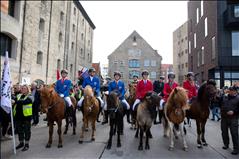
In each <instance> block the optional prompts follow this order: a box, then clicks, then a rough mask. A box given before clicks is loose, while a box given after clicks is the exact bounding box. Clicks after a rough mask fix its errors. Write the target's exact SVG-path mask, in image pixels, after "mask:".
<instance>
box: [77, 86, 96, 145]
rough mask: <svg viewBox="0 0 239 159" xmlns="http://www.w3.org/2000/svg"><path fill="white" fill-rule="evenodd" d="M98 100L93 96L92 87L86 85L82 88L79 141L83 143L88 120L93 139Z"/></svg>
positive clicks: (93, 139) (93, 138) (92, 138)
mask: <svg viewBox="0 0 239 159" xmlns="http://www.w3.org/2000/svg"><path fill="white" fill-rule="evenodd" d="M99 110H100V107H99V101H98V100H97V99H96V97H95V96H94V92H93V89H92V88H91V86H89V85H87V86H86V87H85V89H84V100H83V112H84V113H83V125H82V130H81V134H80V140H79V143H80V144H81V143H83V138H84V132H85V130H86V128H87V127H88V122H89V121H90V122H91V126H92V135H91V140H92V141H95V122H96V120H97V116H98V113H99Z"/></svg>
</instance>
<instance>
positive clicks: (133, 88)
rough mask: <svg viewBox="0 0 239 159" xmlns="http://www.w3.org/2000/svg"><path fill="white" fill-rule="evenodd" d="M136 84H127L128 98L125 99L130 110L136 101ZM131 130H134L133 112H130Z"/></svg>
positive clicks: (134, 115) (134, 118)
mask: <svg viewBox="0 0 239 159" xmlns="http://www.w3.org/2000/svg"><path fill="white" fill-rule="evenodd" d="M136 86H137V85H136V84H129V97H128V98H127V102H128V103H129V105H130V110H132V109H133V105H134V102H135V100H136ZM130 114H131V120H132V122H131V128H132V129H136V127H137V126H136V113H134V111H131V113H130Z"/></svg>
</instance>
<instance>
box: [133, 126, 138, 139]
mask: <svg viewBox="0 0 239 159" xmlns="http://www.w3.org/2000/svg"><path fill="white" fill-rule="evenodd" d="M138 136H139V127H137V129H136V132H135V136H134V137H135V138H138Z"/></svg>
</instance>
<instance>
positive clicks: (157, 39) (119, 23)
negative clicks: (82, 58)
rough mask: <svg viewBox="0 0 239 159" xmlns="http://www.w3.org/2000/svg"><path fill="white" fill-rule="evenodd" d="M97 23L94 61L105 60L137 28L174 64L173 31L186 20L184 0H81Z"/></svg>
mask: <svg viewBox="0 0 239 159" xmlns="http://www.w3.org/2000/svg"><path fill="white" fill-rule="evenodd" d="M81 4H82V6H83V7H84V9H85V10H86V12H87V14H88V15H89V17H90V18H91V20H92V21H93V23H94V24H95V26H96V29H95V30H94V38H93V62H100V63H101V64H105V63H108V59H107V56H108V55H109V54H111V53H112V52H113V51H114V50H115V49H116V48H117V47H118V46H119V45H120V44H121V43H122V42H123V41H124V40H125V39H126V38H127V37H128V36H129V35H130V34H131V33H132V32H133V31H134V30H136V31H137V32H138V33H139V34H140V35H141V36H142V37H143V38H144V39H145V40H146V41H147V42H148V43H149V44H150V45H151V46H152V47H153V48H154V49H155V50H158V53H159V54H160V55H161V56H162V57H163V61H162V63H163V64H167V63H173V31H175V30H176V29H177V28H178V27H179V26H180V25H182V24H183V23H184V22H186V20H187V1H81Z"/></svg>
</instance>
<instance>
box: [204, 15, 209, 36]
mask: <svg viewBox="0 0 239 159" xmlns="http://www.w3.org/2000/svg"><path fill="white" fill-rule="evenodd" d="M207 26H208V25H207V18H205V20H204V35H205V37H206V36H207V34H208V30H207V29H208V28H207Z"/></svg>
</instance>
